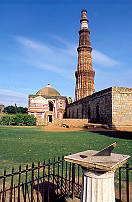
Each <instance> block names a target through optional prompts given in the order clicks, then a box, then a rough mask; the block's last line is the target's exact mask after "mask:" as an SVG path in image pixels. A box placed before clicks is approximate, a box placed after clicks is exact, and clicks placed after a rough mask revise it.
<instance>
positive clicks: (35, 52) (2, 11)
mask: <svg viewBox="0 0 132 202" xmlns="http://www.w3.org/2000/svg"><path fill="white" fill-rule="evenodd" d="M83 9H86V10H87V17H88V19H89V28H90V31H91V33H90V42H91V46H92V48H93V51H92V59H93V60H92V62H93V69H94V70H95V91H96V92H97V91H99V90H102V89H104V88H108V87H111V86H120V87H129V88H132V1H131V0H107V1H106V0H105V1H104V0H0V104H4V105H5V106H8V105H14V104H17V106H23V107H26V106H28V95H29V94H36V93H37V91H38V90H40V89H41V88H44V87H45V86H47V85H48V84H50V85H51V87H53V88H55V89H56V90H58V91H59V92H60V94H61V95H63V96H67V97H69V96H70V97H72V98H73V100H74V94H75V71H76V70H77V57H78V54H77V47H78V43H79V34H78V31H79V29H80V19H81V11H82V10H83Z"/></svg>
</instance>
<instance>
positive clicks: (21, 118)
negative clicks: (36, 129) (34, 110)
mask: <svg viewBox="0 0 132 202" xmlns="http://www.w3.org/2000/svg"><path fill="white" fill-rule="evenodd" d="M0 125H14V126H35V125H36V118H35V117H34V116H33V115H29V114H14V115H2V116H1V118H0Z"/></svg>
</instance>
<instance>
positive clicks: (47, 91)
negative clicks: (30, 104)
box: [36, 84, 61, 96]
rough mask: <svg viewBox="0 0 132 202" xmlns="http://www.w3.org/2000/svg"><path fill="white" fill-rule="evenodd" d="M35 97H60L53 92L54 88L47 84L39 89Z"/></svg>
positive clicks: (57, 93)
mask: <svg viewBox="0 0 132 202" xmlns="http://www.w3.org/2000/svg"><path fill="white" fill-rule="evenodd" d="M36 95H43V96H61V95H60V93H59V92H58V91H57V90H55V89H54V88H51V86H50V85H49V84H48V86H46V87H45V88H42V89H40V90H39V91H38V92H37V93H36Z"/></svg>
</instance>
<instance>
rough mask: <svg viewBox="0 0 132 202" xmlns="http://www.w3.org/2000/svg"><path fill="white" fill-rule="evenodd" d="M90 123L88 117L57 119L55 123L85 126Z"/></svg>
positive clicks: (58, 124)
mask: <svg viewBox="0 0 132 202" xmlns="http://www.w3.org/2000/svg"><path fill="white" fill-rule="evenodd" d="M87 123H88V119H55V121H54V125H56V126H63V125H65V126H68V127H84V126H85V125H86V124H87Z"/></svg>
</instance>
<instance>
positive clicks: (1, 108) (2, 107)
mask: <svg viewBox="0 0 132 202" xmlns="http://www.w3.org/2000/svg"><path fill="white" fill-rule="evenodd" d="M4 108H5V106H4V105H3V104H0V114H1V113H3V110H4Z"/></svg>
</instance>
